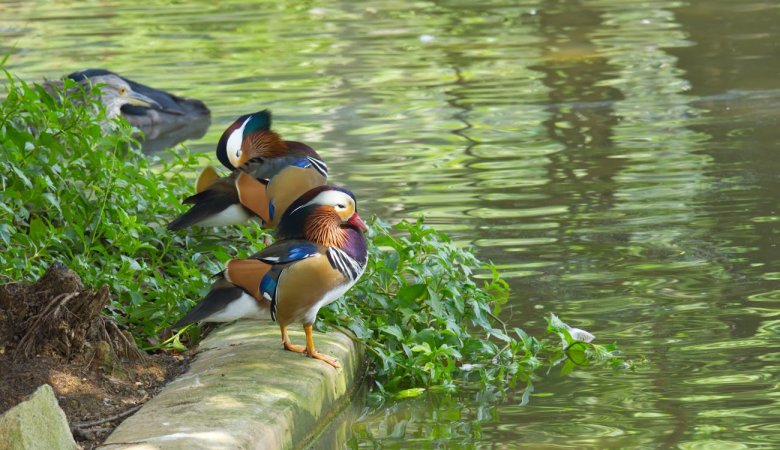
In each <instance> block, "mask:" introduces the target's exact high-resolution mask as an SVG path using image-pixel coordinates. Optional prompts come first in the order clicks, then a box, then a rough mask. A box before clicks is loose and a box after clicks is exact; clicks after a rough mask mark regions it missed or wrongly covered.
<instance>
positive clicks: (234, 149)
mask: <svg viewBox="0 0 780 450" xmlns="http://www.w3.org/2000/svg"><path fill="white" fill-rule="evenodd" d="M249 119H251V117H248V118H247V119H246V120H244V123H242V124H241V126H240V127H238V128H237V129H236V130H235V131H233V132H232V133H230V136H229V137H228V141H227V154H228V158H229V159H230V162H231V163H233V165H234V166H235V165H236V164H237V163H238V160H237V158H238V157H239V156H241V143H242V142H243V140H244V128H246V124H247V122H249Z"/></svg>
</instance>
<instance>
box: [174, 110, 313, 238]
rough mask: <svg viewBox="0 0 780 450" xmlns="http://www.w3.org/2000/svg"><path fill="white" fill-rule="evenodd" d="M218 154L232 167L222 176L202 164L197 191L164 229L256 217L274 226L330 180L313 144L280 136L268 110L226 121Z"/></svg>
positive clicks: (241, 220) (236, 222)
mask: <svg viewBox="0 0 780 450" xmlns="http://www.w3.org/2000/svg"><path fill="white" fill-rule="evenodd" d="M217 157H218V158H219V160H220V161H221V162H222V163H223V164H224V165H225V167H227V168H229V169H231V170H232V171H233V172H232V173H231V174H230V175H228V176H226V177H221V178H220V177H219V175H218V174H217V172H216V171H215V170H214V168H212V167H206V168H205V169H204V170H203V171H202V172H201V174H200V176H199V177H198V179H197V182H196V186H195V190H196V194H195V195H192V196H190V197H187V198H186V199H184V201H183V202H184V203H189V204H192V207H190V209H189V210H188V211H187V212H185V213H184V214H182V215H181V216H179V217H178V218H177V219H176V220H174V221H173V222H171V223H170V224H169V225H168V229H170V230H172V231H176V230H180V229H182V228H186V227H189V226H193V225H198V226H203V227H217V226H226V225H235V224H239V223H244V222H246V221H248V220H249V219H252V218H254V217H258V218H259V219H260V220H261V221H262V224H263V225H264V226H265V227H268V228H274V227H276V226H277V225H278V223H279V220H280V219H281V217H282V216H283V215H284V212H285V211H286V210H287V208H288V207H289V205H290V204H291V203H292V202H293V201H295V199H297V198H298V197H299V196H300V195H301V194H303V193H305V192H306V191H308V190H309V189H311V188H313V187H316V186H322V185H324V184H325V182H326V181H327V179H328V166H327V165H326V164H325V163H324V162H323V161H322V158H320V156H319V155H318V154H317V152H316V151H314V149H312V148H311V147H309V146H308V145H306V144H303V143H301V142H295V141H284V140H282V139H281V137H280V136H279V135H278V134H277V133H275V132H274V131H272V130H271V113H270V111H267V110H265V111H260V112H257V113H254V114H247V115H245V116H241V117H239V118H238V119H237V120H236V121H235V122H234V123H233V124H232V125H230V126H229V127H228V128H227V130H225V132H224V133H223V134H222V137H221V138H220V140H219V144H218V145H217Z"/></svg>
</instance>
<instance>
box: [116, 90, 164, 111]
mask: <svg viewBox="0 0 780 450" xmlns="http://www.w3.org/2000/svg"><path fill="white" fill-rule="evenodd" d="M125 101H127V104H129V105H135V106H146V107H147V108H156V109H162V106H160V104H159V103H157V102H156V101H155V100H154V99H153V98H151V97H147V96H145V95H144V94H140V93H138V92H128V93H127V94H125Z"/></svg>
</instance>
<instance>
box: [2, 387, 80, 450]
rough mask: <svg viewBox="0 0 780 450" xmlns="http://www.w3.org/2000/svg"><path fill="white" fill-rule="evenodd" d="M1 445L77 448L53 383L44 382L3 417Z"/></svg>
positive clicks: (24, 449)
mask: <svg viewBox="0 0 780 450" xmlns="http://www.w3.org/2000/svg"><path fill="white" fill-rule="evenodd" d="M0 446H2V448H3V449H8V450H60V449H76V448H77V447H76V441H74V440H73V435H72V434H71V433H70V427H69V426H68V420H67V419H66V418H65V413H64V412H62V409H60V405H58V404H57V398H56V397H55V396H54V390H53V389H52V388H51V386H49V385H48V384H44V385H42V386H41V387H39V388H38V389H37V390H36V391H35V392H34V393H33V394H32V395H31V396H30V398H29V399H27V400H26V401H24V402H22V403H19V404H18V405H16V406H14V407H13V408H11V409H9V410H8V411H7V412H6V413H5V414H3V415H2V416H0Z"/></svg>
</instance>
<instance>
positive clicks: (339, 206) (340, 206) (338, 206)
mask: <svg viewBox="0 0 780 450" xmlns="http://www.w3.org/2000/svg"><path fill="white" fill-rule="evenodd" d="M336 208H338V209H347V207H346V206H344V205H342V204H340V203H339V204H338V205H336Z"/></svg>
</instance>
